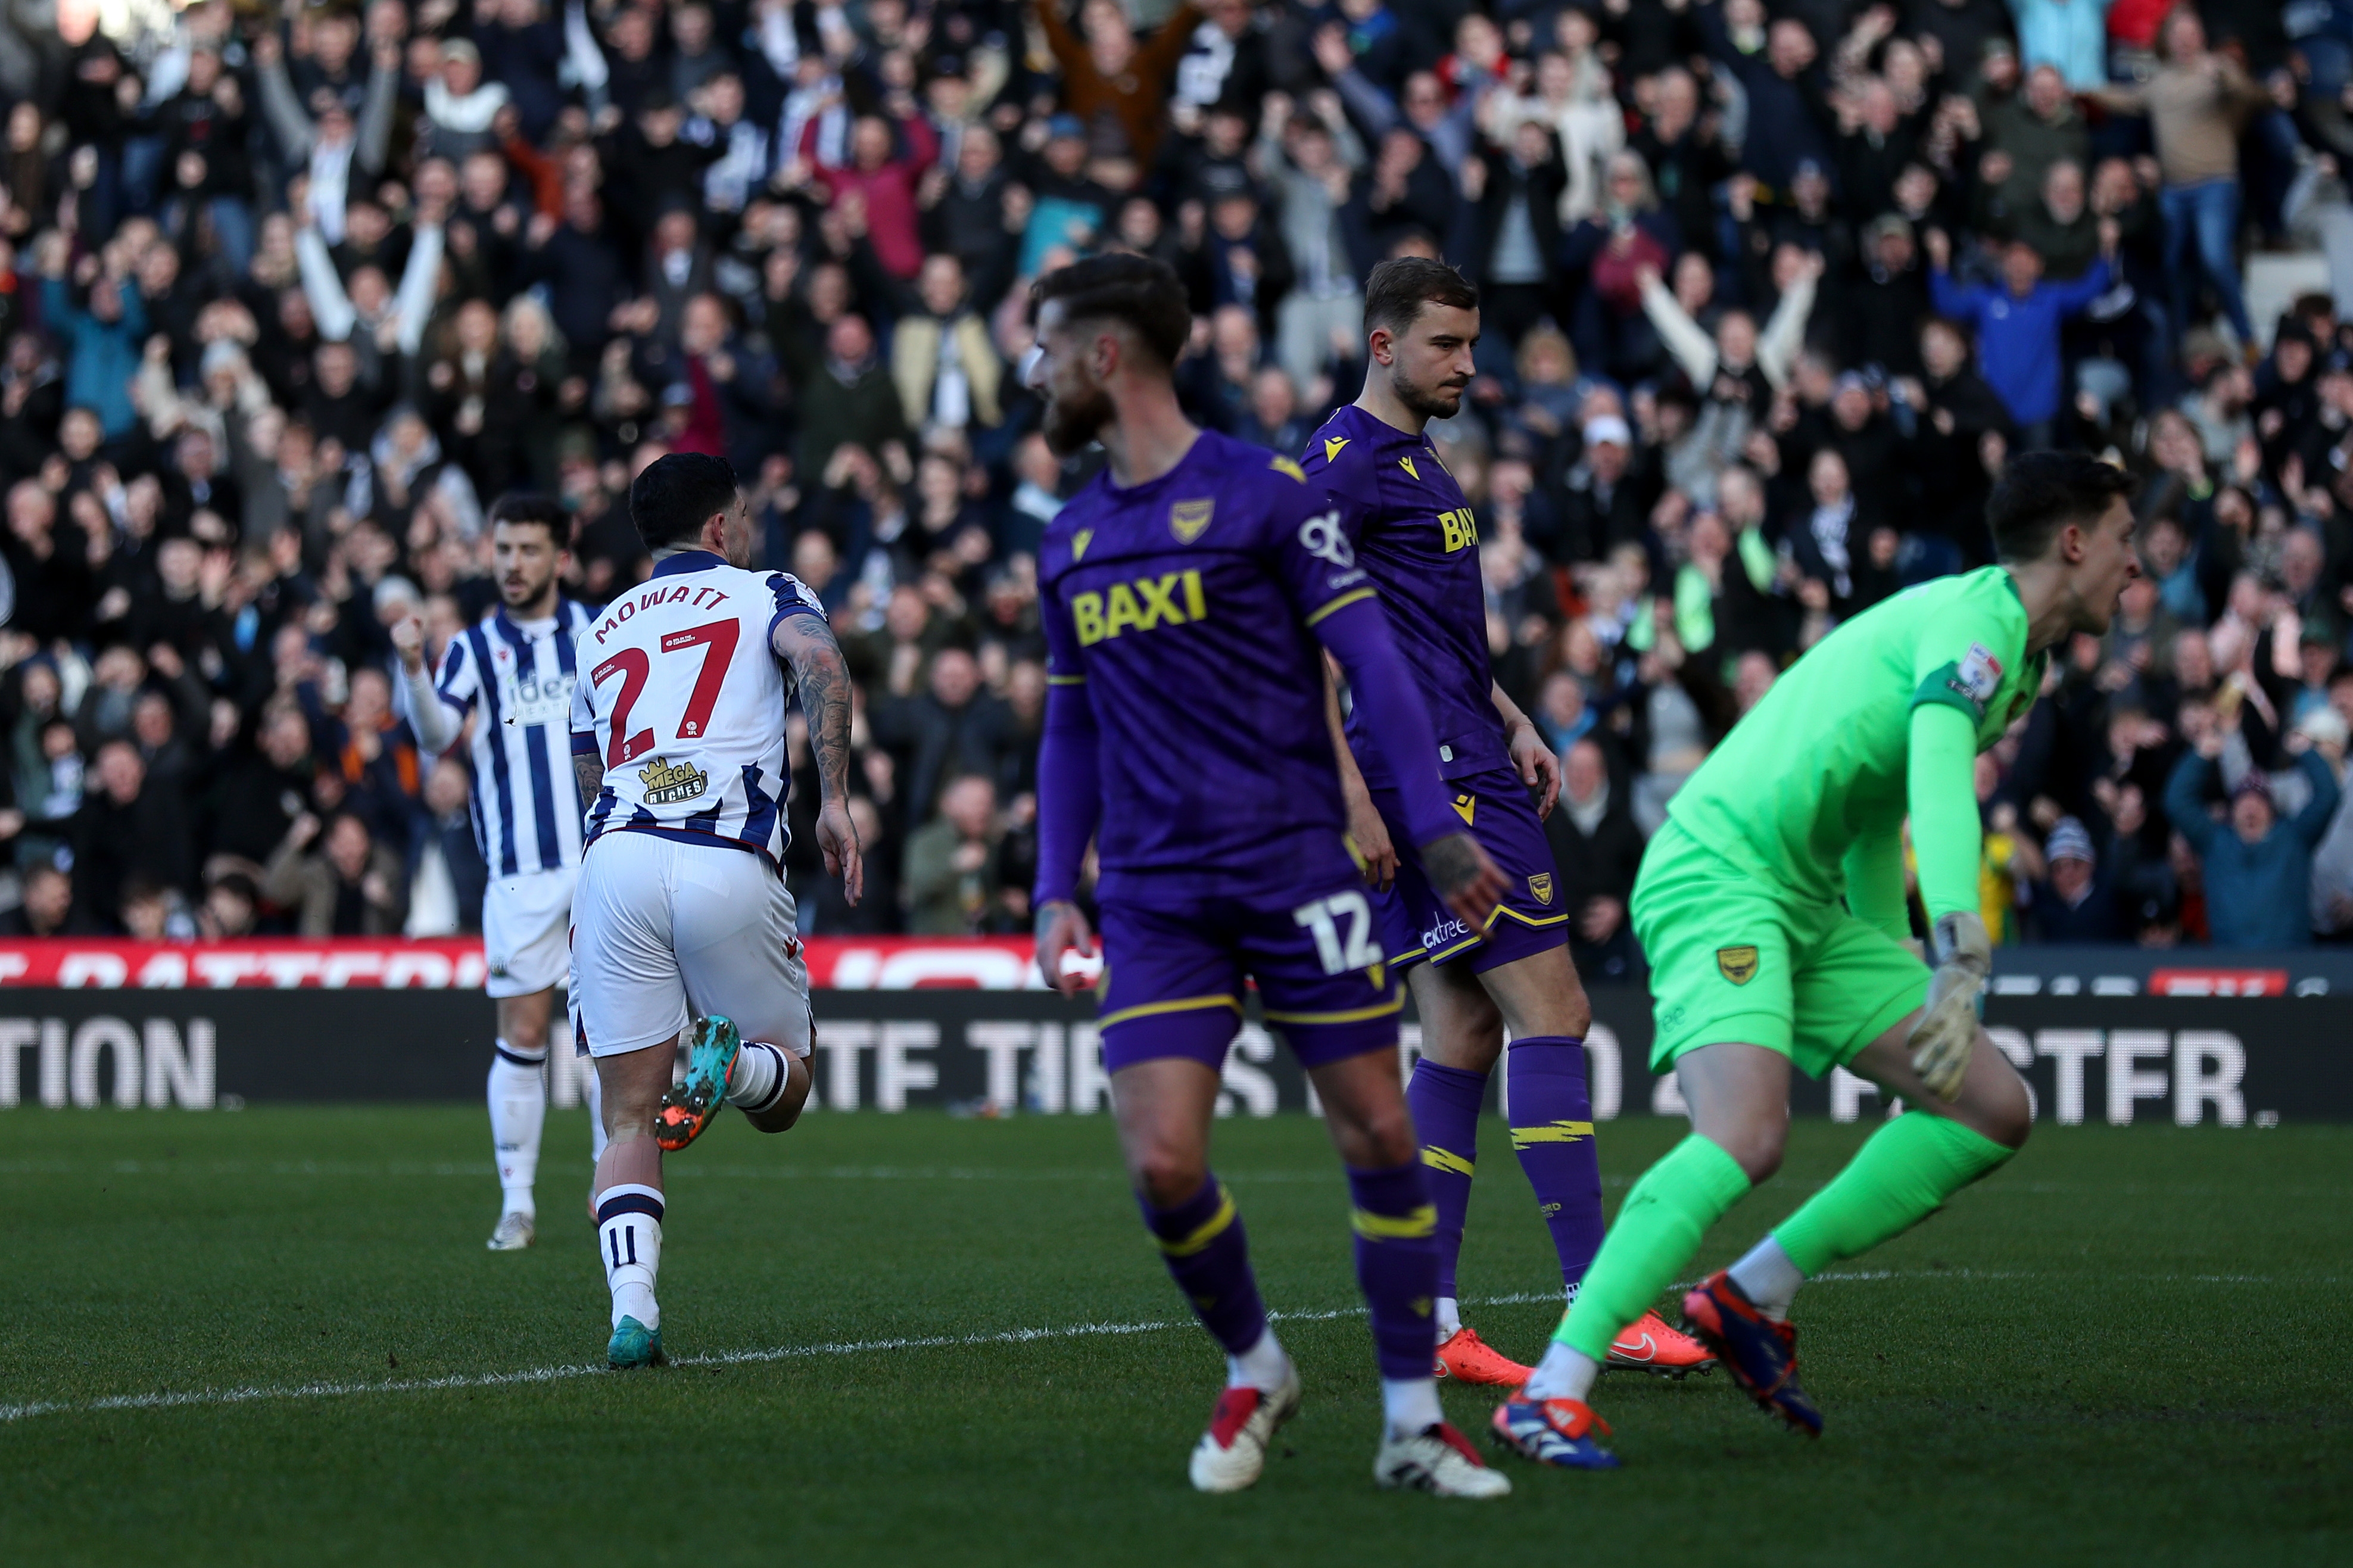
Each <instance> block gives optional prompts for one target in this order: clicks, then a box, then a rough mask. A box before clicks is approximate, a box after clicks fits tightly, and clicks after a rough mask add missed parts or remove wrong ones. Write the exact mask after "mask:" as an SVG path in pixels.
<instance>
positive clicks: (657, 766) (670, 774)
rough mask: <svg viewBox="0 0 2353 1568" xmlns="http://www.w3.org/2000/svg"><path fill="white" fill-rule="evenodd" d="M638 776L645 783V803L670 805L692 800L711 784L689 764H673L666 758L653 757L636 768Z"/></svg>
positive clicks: (709, 776) (709, 778)
mask: <svg viewBox="0 0 2353 1568" xmlns="http://www.w3.org/2000/svg"><path fill="white" fill-rule="evenodd" d="M638 780H639V782H640V783H642V784H644V785H645V786H646V804H647V805H676V804H677V803H678V802H680V801H681V800H692V799H693V798H694V797H695V796H697V795H701V794H702V792H703V790H704V789H705V788H706V787H707V786H708V785H709V784H710V783H711V775H710V774H709V773H704V772H703V771H702V769H701V768H698V767H696V766H695V765H694V764H693V763H673V762H671V761H670V759H669V758H667V757H656V758H655V759H654V760H653V761H652V762H650V763H647V764H646V765H645V766H644V767H642V768H640V769H638Z"/></svg>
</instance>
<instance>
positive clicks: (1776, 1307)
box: [1725, 1236, 1806, 1322]
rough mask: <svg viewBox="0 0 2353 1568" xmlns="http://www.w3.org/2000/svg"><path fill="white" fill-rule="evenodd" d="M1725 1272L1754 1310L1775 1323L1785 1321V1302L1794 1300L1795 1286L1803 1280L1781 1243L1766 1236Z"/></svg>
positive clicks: (1803, 1281)
mask: <svg viewBox="0 0 2353 1568" xmlns="http://www.w3.org/2000/svg"><path fill="white" fill-rule="evenodd" d="M1725 1273H1727V1274H1730V1275H1731V1276H1732V1282H1733V1283H1734V1284H1735V1285H1737V1286H1739V1287H1740V1288H1741V1289H1742V1290H1744V1291H1746V1292H1747V1295H1748V1299H1749V1300H1752V1301H1754V1302H1756V1303H1757V1310H1758V1311H1760V1312H1762V1313H1764V1314H1765V1315H1766V1316H1767V1317H1768V1318H1770V1319H1772V1320H1773V1321H1775V1322H1786V1321H1788V1317H1789V1303H1790V1302H1792V1301H1794V1300H1797V1299H1798V1287H1799V1286H1800V1285H1803V1284H1804V1283H1805V1282H1806V1277H1805V1276H1804V1275H1803V1274H1800V1273H1799V1272H1798V1266H1797V1265H1796V1264H1794V1263H1792V1262H1790V1261H1789V1255H1788V1253H1786V1252H1784V1251H1782V1250H1781V1244H1780V1243H1779V1242H1778V1241H1776V1240H1774V1239H1773V1238H1772V1237H1769V1236H1768V1237H1766V1238H1765V1239H1764V1240H1762V1241H1760V1242H1758V1243H1757V1245H1756V1246H1754V1247H1750V1248H1749V1249H1748V1251H1747V1253H1746V1256H1744V1257H1743V1258H1741V1259H1740V1261H1739V1262H1737V1263H1736V1264H1734V1265H1733V1266H1732V1267H1731V1268H1728V1269H1726V1270H1725Z"/></svg>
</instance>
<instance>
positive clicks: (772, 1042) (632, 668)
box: [572, 453, 861, 1367]
mask: <svg viewBox="0 0 2353 1568" xmlns="http://www.w3.org/2000/svg"><path fill="white" fill-rule="evenodd" d="M629 515H630V519H631V521H633V522H635V523H636V525H637V529H638V536H639V537H640V538H641V539H643V540H644V542H645V543H646V547H647V548H648V549H649V551H650V552H652V553H653V557H654V563H655V564H654V570H653V575H652V576H651V577H649V579H648V580H647V581H646V582H645V583H643V584H639V585H638V587H636V588H634V589H631V590H630V591H629V592H628V593H626V594H623V595H619V596H618V597H617V598H616V599H615V600H614V601H613V602H612V603H611V604H610V605H607V606H606V607H605V609H604V610H603V611H602V612H601V613H599V614H598V615H597V616H596V617H595V618H594V619H593V620H591V621H590V622H589V623H588V625H587V626H586V629H585V630H584V631H583V632H582V633H581V636H580V641H579V646H578V648H577V651H576V663H577V670H578V674H577V679H576V680H575V685H574V687H573V705H572V750H573V763H574V767H575V773H576V774H577V777H578V780H579V784H580V795H581V798H582V799H583V800H584V801H586V803H587V820H586V841H587V847H586V850H585V851H584V852H583V856H582V860H581V868H580V879H579V885H578V888H577V890H576V891H575V895H574V899H573V905H572V984H573V991H572V995H573V1000H574V1006H575V1016H576V1020H577V1026H578V1028H579V1030H580V1033H581V1036H582V1038H583V1039H584V1040H585V1042H586V1046H587V1048H588V1052H589V1054H590V1055H591V1056H593V1057H594V1058H596V1071H597V1077H598V1079H599V1080H600V1082H601V1084H602V1086H603V1095H604V1111H605V1125H606V1129H607V1133H608V1134H609V1137H610V1140H611V1141H610V1142H609V1143H607V1147H606V1150H605V1153H604V1156H603V1158H602V1159H601V1160H600V1161H599V1162H598V1163H597V1167H596V1222H597V1245H598V1250H599V1251H600V1252H601V1253H602V1254H603V1256H604V1261H605V1272H606V1279H607V1283H608V1285H609V1286H610V1287H611V1289H612V1296H613V1335H612V1341H611V1343H610V1345H609V1346H608V1347H607V1357H608V1359H609V1360H610V1361H611V1363H613V1364H614V1365H615V1366H624V1367H626V1366H640V1365H644V1364H646V1363H649V1362H653V1361H659V1359H660V1358H661V1333H660V1330H661V1314H660V1309H659V1306H658V1305H657V1304H656V1302H655V1299H654V1281H655V1277H656V1273H657V1271H658V1269H659V1265H660V1248H661V1234H662V1221H663V1216H664V1213H665V1204H664V1201H663V1197H662V1184H661V1157H662V1151H663V1150H664V1149H678V1148H683V1147H684V1146H685V1145H686V1144H687V1143H689V1142H692V1141H693V1139H694V1138H695V1137H696V1135H698V1134H699V1133H700V1132H701V1131H702V1129H703V1127H704V1126H705V1125H707V1124H708V1122H709V1121H710V1118H711V1117H712V1115H713V1114H715V1113H716V1112H717V1110H718V1109H719V1106H720V1105H721V1104H722V1103H727V1104H733V1105H735V1106H736V1107H738V1108H739V1109H741V1110H743V1111H744V1115H745V1117H746V1119H747V1120H749V1121H751V1123H752V1124H753V1125H754V1127H756V1128H758V1129H760V1130H761V1131H768V1132H780V1131H784V1130H785V1129H786V1128H787V1127H789V1126H791V1125H792V1124H793V1121H795V1119H797V1117H798V1116H799V1114H800V1109H801V1106H802V1104H803V1103H804V1102H805V1101H806V1100H807V1098H808V1089H809V1074H808V1067H807V1057H808V1054H809V1051H810V1048H811V1045H812V1037H811V1031H810V1024H809V1012H808V980H807V973H806V972H805V971H804V969H803V967H802V964H801V957H800V938H799V936H798V934H797V931H796V930H795V921H794V910H793V899H792V895H791V894H790V893H789V892H787V891H786V888H785V881H784V876H783V870H782V860H783V856H784V849H785V841H786V825H785V797H786V791H787V790H788V788H789V787H790V784H791V772H790V767H789V764H788V763H787V762H786V742H785V710H786V703H787V701H788V700H789V699H790V698H791V697H792V695H793V693H794V691H795V690H796V689H797V690H798V692H799V695H800V700H801V708H802V710H803V712H804V713H805V714H806V715H807V720H808V730H809V745H810V748H811V750H812V752H814V753H815V757H816V761H817V766H818V779H819V782H820V784H821V785H822V787H823V795H824V798H823V800H822V802H821V804H820V805H819V807H818V818H817V837H818V847H819V848H820V849H822V850H823V851H824V855H825V864H826V869H827V870H828V872H833V873H838V874H839V876H840V877H841V879H842V882H843V887H844V889H845V891H846V892H847V894H848V896H849V900H850V901H851V902H852V903H855V902H856V901H857V899H858V893H859V889H860V881H861V871H860V864H859V853H858V839H857V834H856V832H855V830H854V829H853V828H852V827H851V826H850V823H849V811H848V808H847V802H846V797H845V794H844V792H845V789H846V785H847V769H848V758H849V671H848V669H847V668H845V667H844V666H843V664H842V658H841V650H840V648H839V647H838V646H836V644H835V642H834V639H833V633H832V630H831V628H830V627H829V626H828V625H827V624H826V618H825V613H824V610H823V609H822V607H821V606H820V605H818V600H817V596H816V595H814V594H812V593H810V592H809V591H808V589H807V588H806V587H805V586H803V585H802V584H801V583H800V582H799V581H797V579H795V578H794V577H792V576H791V575H789V574H786V573H782V572H765V573H762V572H752V571H749V570H746V569H745V566H746V563H748V562H749V561H750V559H751V543H752V520H751V514H750V512H749V510H747V509H746V508H745V506H744V499H743V495H742V493H741V491H740V490H739V489H737V487H736V482H735V474H734V470H733V468H729V467H728V465H727V464H726V463H725V462H724V461H723V460H721V459H719V458H709V457H702V456H699V455H694V454H688V453H677V454H673V455H671V456H670V457H666V458H660V459H659V460H658V461H656V462H655V463H653V464H652V465H650V466H649V467H648V468H647V469H646V470H645V472H644V473H642V474H640V475H639V476H638V479H637V482H636V483H635V484H634V485H632V486H631V487H630V490H629ZM681 1039H683V1040H684V1041H685V1042H686V1043H687V1044H689V1045H690V1047H691V1051H690V1056H689V1059H688V1063H687V1070H686V1077H685V1080H684V1081H683V1082H681V1083H680V1084H679V1085H677V1086H676V1088H675V1089H673V1088H672V1086H671V1082H670V1079H671V1069H672V1064H673V1062H674V1061H675V1059H676V1052H677V1048H678V1047H679V1045H680V1044H681Z"/></svg>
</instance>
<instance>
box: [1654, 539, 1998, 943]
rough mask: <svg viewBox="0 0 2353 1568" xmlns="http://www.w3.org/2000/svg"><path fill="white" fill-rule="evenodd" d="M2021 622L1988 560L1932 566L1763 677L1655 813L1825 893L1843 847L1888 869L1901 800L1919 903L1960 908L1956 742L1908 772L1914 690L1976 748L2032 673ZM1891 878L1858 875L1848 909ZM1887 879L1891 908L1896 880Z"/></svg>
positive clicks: (1961, 807)
mask: <svg viewBox="0 0 2353 1568" xmlns="http://www.w3.org/2000/svg"><path fill="white" fill-rule="evenodd" d="M2026 632H2027V628H2026V609H2025V606H2024V605H2021V603H2020V602H2019V597H2018V588H2017V584H2015V582H2013V580H2012V579H2011V577H2010V574H2009V573H2008V572H2006V571H2004V570H2003V569H2002V568H2000V567H1999V566H1988V567H1983V568H1981V569H1979V570H1978V571H1975V572H1971V573H1968V574H1964V575H1961V576H1957V577H1939V578H1937V579H1936V580H1935V581H1933V582H1929V583H1923V584H1920V585H1919V586H1918V587H1915V588H1911V589H1907V590H1905V592H1904V593H1901V594H1898V595H1895V596H1894V598H1892V599H1888V600H1886V601H1884V602H1883V603H1881V604H1879V605H1874V606H1873V607H1872V608H1871V609H1869V610H1866V611H1864V612H1863V613H1862V615H1860V616H1856V617H1855V618H1854V619H1852V620H1851V621H1849V622H1847V623H1846V624H1845V625H1843V626H1840V627H1839V628H1838V629H1837V630H1835V631H1833V632H1831V635H1830V636H1829V637H1824V638H1823V639H1822V640H1821V642H1820V643H1819V644H1817V645H1816V646H1815V647H1814V648H1813V649H1812V651H1810V652H1809V653H1808V654H1807V655H1806V656H1805V657H1804V658H1800V659H1799V661H1798V662H1797V663H1796V664H1795V665H1793V666H1791V667H1790V668H1789V669H1788V672H1787V673H1785V674H1784V675H1783V676H1782V677H1781V679H1778V680H1777V681H1775V682H1774V683H1773V689H1771V690H1770V691H1768V692H1767V693H1766V694H1765V698H1764V700H1762V701H1760V702H1759V703H1757V706H1756V708H1755V709H1753V710H1751V711H1750V712H1749V713H1748V714H1747V715H1746V717H1744V718H1743V719H1742V720H1741V721H1740V722H1739V723H1738V724H1736V725H1735V726H1734V728H1733V731H1732V733H1731V734H1730V735H1729V736H1727V737H1726V738H1725V742H1724V743H1723V744H1722V745H1720V746H1718V747H1717V748H1716V749H1715V752H1714V754H1712V755H1711V756H1710V757H1709V758H1708V759H1707V761H1706V762H1705V763H1702V764H1701V766H1700V768H1699V771H1698V772H1697V773H1694V774H1693V775H1692V776H1691V779H1690V780H1689V782H1687V783H1686V784H1684V785H1683V788H1682V789H1681V790H1679V791H1677V792H1676V794H1675V796H1674V799H1673V802H1672V805H1669V806H1668V808H1667V809H1668V813H1669V815H1670V816H1672V817H1673V818H1674V819H1675V821H1676V822H1677V823H1679V824H1681V825H1682V826H1683V830H1684V831H1685V832H1687V833H1689V834H1690V835H1691V836H1692V837H1694V838H1696V839H1698V840H1699V841H1700V842H1701V843H1703V844H1704V845H1706V846H1707V847H1710V848H1712V849H1714V850H1715V852H1716V853H1718V854H1720V855H1722V856H1723V857H1725V858H1726V859H1727V860H1730V861H1732V862H1733V863H1734V864H1736V865H1737V866H1740V867H1741V868H1745V869H1746V870H1748V871H1750V872H1752V873H1754V874H1755V875H1756V876H1757V877H1758V878H1759V879H1762V880H1764V881H1766V882H1768V883H1771V884H1773V885H1775V886H1778V887H1779V888H1781V889H1785V890H1787V891H1788V893H1790V894H1791V895H1793V896H1795V897H1797V898H1799V899H1804V900H1811V901H1816V902H1821V903H1829V902H1831V901H1833V900H1837V899H1839V898H1840V897H1841V896H1842V895H1845V894H1847V893H1848V892H1849V887H1848V880H1849V868H1850V859H1849V858H1850V856H1854V855H1857V854H1858V851H1863V852H1865V853H1866V855H1868V851H1869V849H1870V847H1877V850H1878V853H1877V854H1876V855H1875V857H1869V858H1873V859H1875V863H1876V865H1877V866H1878V867H1879V868H1893V870H1894V874H1895V875H1896V876H1898V877H1900V875H1901V858H1900V855H1899V854H1897V853H1895V845H1896V840H1897V835H1898V832H1899V830H1900V829H1901V827H1902V826H1903V822H1904V818H1905V815H1906V813H1907V811H1909V812H1911V813H1912V814H1913V815H1914V816H1915V823H1914V826H1913V837H1914V842H1915V848H1916V849H1917V850H1918V854H1919V858H1920V863H1921V881H1922V888H1923V890H1924V892H1925V893H1926V896H1927V903H1928V911H1929V918H1930V919H1932V920H1933V919H1935V918H1936V916H1938V915H1939V914H1943V913H1946V912H1947V911H1948V910H1949V909H1953V908H1960V909H1970V908H1975V907H1976V899H1977V886H1976V874H1975V873H1976V862H1977V838H1978V820H1977V803H1976V794H1975V788H1974V782H1975V781H1974V780H1973V778H1972V777H1971V775H1970V771H1969V761H1968V756H1965V755H1962V754H1960V753H1959V752H1958V751H1957V750H1955V752H1953V754H1952V755H1951V757H1950V758H1949V759H1947V758H1944V757H1939V758H1938V760H1937V761H1936V763H1935V764H1934V766H1935V771H1936V775H1937V776H1936V777H1934V778H1931V779H1923V780H1915V779H1913V778H1912V777H1911V772H1912V770H1911V766H1910V764H1911V761H1912V756H1913V750H1914V748H1913V742H1914V739H1915V731H1914V726H1913V715H1914V712H1915V710H1917V709H1919V708H1920V707H1922V706H1923V705H1926V704H1941V705H1943V706H1945V707H1947V708H1951V709H1955V710H1958V711H1959V712H1960V713H1961V714H1963V715H1966V716H1967V718H1968V723H1969V725H1970V728H1971V730H1972V731H1973V732H1974V737H1975V741H1976V747H1975V750H1976V751H1978V752H1982V751H1984V750H1986V749H1987V748H1988V747H1989V746H1991V745H1992V744H1993V743H1994V742H1996V741H1997V740H1999V739H2000V737H2001V733H2002V731H2004V730H2006V729H2008V728H2009V727H2010V723H2011V722H2012V721H2015V720H2016V719H2017V718H2018V716H2019V715H2020V714H2021V713H2023V712H2025V711H2026V710H2027V708H2028V707H2029V706H2030V705H2031V703H2032V702H2033V700H2034V698H2035V694H2036V693H2037V692H2038V691H2040V690H2041V689H2042V668H2043V663H2044V657H2043V656H2042V655H2041V654H2037V655H2035V656H2034V657H2033V658H2028V657H2027V655H2026ZM1958 730H1959V726H1958V725H1957V724H1956V725H1953V726H1952V727H1951V732H1954V733H1957V731H1958ZM1971 754H1972V755H1973V754H1974V753H1971ZM1947 773H1950V774H1952V775H1953V776H1951V777H1949V778H1947V777H1946V776H1944V775H1945V774H1947ZM1924 789H1925V790H1926V792H1927V795H1928V796H1929V798H1928V799H1926V800H1924V798H1923V794H1922V792H1923V790H1924ZM1932 837H1935V838H1937V839H1941V840H1946V841H1945V842H1937V843H1933V844H1932V843H1931V841H1930V840H1931V838H1932ZM1964 839H1966V843H1965V844H1964V843H1963V842H1962V840H1964ZM1939 850H1941V851H1942V853H1937V851H1939ZM1964 854H1965V856H1966V858H1963V855H1964ZM1946 867H1951V868H1954V869H1953V870H1951V871H1949V872H1942V871H1941V868H1946ZM1959 868H1966V874H1963V872H1962V871H1961V870H1960V869H1959ZM1932 870H1936V871H1938V872H1939V873H1940V874H1937V875H1932ZM1945 882H1953V883H1957V885H1956V886H1951V887H1946V886H1943V885H1942V884H1943V883H1945ZM1854 891H1855V892H1856V893H1857V894H1863V893H1864V892H1865V891H1866V890H1865V889H1854ZM1890 891H1891V889H1887V888H1885V887H1876V888H1873V889H1869V890H1868V892H1869V894H1870V897H1869V902H1870V903H1871V904H1872V905H1873V906H1874V909H1873V910H1865V908H1864V907H1863V906H1864V902H1865V900H1864V899H1863V898H1862V897H1858V898H1855V899H1853V900H1851V901H1852V903H1853V904H1854V907H1855V910H1856V912H1857V913H1859V914H1860V913H1873V912H1876V913H1881V914H1885V913H1889V912H1891V911H1888V910H1887V906H1886V899H1887V897H1888V895H1889V892H1890ZM1893 891H1894V895H1895V899H1896V903H1897V906H1898V908H1899V909H1900V904H1901V889H1900V884H1899V885H1898V886H1897V887H1896V888H1895V889H1893Z"/></svg>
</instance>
